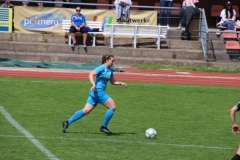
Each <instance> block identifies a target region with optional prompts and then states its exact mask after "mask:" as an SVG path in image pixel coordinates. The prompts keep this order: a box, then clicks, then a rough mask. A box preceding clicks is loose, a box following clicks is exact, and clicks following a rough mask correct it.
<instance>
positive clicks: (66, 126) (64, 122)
mask: <svg viewBox="0 0 240 160" xmlns="http://www.w3.org/2000/svg"><path fill="white" fill-rule="evenodd" d="M62 125H63V128H62V131H63V133H65V132H66V129H67V128H68V121H63V122H62Z"/></svg>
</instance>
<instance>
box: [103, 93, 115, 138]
mask: <svg viewBox="0 0 240 160" xmlns="http://www.w3.org/2000/svg"><path fill="white" fill-rule="evenodd" d="M103 105H104V106H106V107H107V108H108V110H107V111H106V114H105V116H104V120H103V124H102V127H101V128H100V131H101V132H105V133H107V134H112V132H111V131H109V130H108V128H107V125H108V122H109V121H110V120H111V118H112V116H113V114H114V111H115V109H116V104H115V102H114V101H113V99H112V98H111V97H109V98H108V99H107V100H106V101H105V102H104V103H103Z"/></svg>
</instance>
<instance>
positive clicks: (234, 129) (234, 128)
mask: <svg viewBox="0 0 240 160" xmlns="http://www.w3.org/2000/svg"><path fill="white" fill-rule="evenodd" d="M237 111H238V109H237V107H235V106H234V107H232V108H231V109H230V118H231V121H232V133H233V134H234V135H236V134H237V132H238V131H239V128H238V125H237V123H236V118H235V113H236V112H237Z"/></svg>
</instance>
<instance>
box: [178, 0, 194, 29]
mask: <svg viewBox="0 0 240 160" xmlns="http://www.w3.org/2000/svg"><path fill="white" fill-rule="evenodd" d="M194 3H198V0H183V3H182V8H186V7H196V6H195V4H194ZM181 28H182V23H181V22H180V23H179V25H178V28H177V30H181Z"/></svg>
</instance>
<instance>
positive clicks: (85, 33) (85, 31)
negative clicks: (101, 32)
mask: <svg viewBox="0 0 240 160" xmlns="http://www.w3.org/2000/svg"><path fill="white" fill-rule="evenodd" d="M80 32H81V33H82V34H83V47H86V41H87V33H88V30H87V27H82V28H81V29H80Z"/></svg>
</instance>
